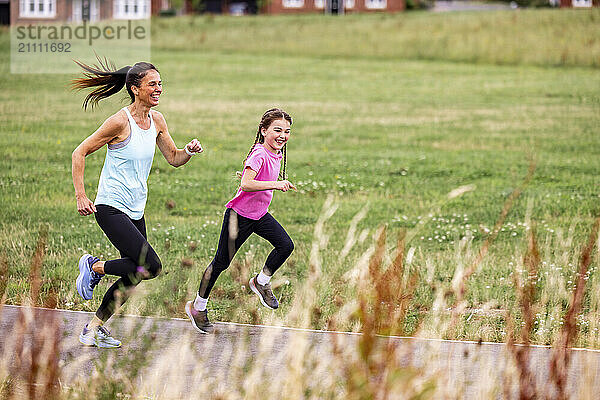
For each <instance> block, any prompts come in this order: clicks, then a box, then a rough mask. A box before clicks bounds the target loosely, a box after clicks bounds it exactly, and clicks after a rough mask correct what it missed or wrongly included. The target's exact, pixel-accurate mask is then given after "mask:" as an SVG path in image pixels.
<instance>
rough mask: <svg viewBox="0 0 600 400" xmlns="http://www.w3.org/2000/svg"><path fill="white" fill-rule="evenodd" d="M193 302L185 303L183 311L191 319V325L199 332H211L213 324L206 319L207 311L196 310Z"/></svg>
mask: <svg viewBox="0 0 600 400" xmlns="http://www.w3.org/2000/svg"><path fill="white" fill-rule="evenodd" d="M193 303H194V302H193V301H188V302H187V303H185V313H186V314H187V316H188V317H189V318H190V321H192V326H193V327H194V328H196V330H197V331H198V332H200V333H213V331H214V326H213V324H211V323H210V321H209V320H208V311H207V310H204V311H198V310H196V309H195V308H194V305H193Z"/></svg>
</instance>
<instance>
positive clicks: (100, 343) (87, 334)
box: [79, 324, 121, 349]
mask: <svg viewBox="0 0 600 400" xmlns="http://www.w3.org/2000/svg"><path fill="white" fill-rule="evenodd" d="M79 342H80V343H82V344H84V345H86V346H96V347H99V348H102V349H114V348H117V347H121V342H120V341H119V340H117V339H115V338H113V337H112V336H110V332H109V331H108V329H106V328H105V327H103V326H99V327H98V329H97V330H96V332H94V331H92V330H91V329H88V327H87V324H86V326H84V327H83V331H81V334H80V335H79Z"/></svg>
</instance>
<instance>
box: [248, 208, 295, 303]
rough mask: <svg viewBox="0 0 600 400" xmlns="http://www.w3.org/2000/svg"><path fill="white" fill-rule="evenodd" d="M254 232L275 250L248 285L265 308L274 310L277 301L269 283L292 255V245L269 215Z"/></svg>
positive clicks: (266, 215) (257, 224)
mask: <svg viewBox="0 0 600 400" xmlns="http://www.w3.org/2000/svg"><path fill="white" fill-rule="evenodd" d="M254 232H256V234H257V235H259V236H260V237H262V238H264V239H267V240H268V241H269V242H270V243H271V244H272V245H273V246H274V247H275V248H274V249H273V250H272V251H271V253H270V254H269V256H268V257H267V261H266V262H265V265H264V267H263V269H262V271H261V272H260V273H259V274H258V275H256V276H254V277H252V278H251V279H250V282H248V285H249V286H250V289H251V290H252V291H253V292H254V293H256V295H257V296H258V298H259V299H260V302H261V303H262V304H263V305H264V306H265V307H268V308H270V309H272V310H274V309H276V308H278V307H279V301H277V298H276V297H275V295H274V294H273V291H272V290H271V285H270V284H269V281H270V280H271V276H273V273H275V271H277V270H278V269H279V267H281V265H282V264H283V263H284V262H285V260H287V258H288V257H289V256H290V254H292V251H293V250H294V243H293V242H292V239H290V236H289V235H288V234H287V232H286V231H285V229H283V227H282V226H281V225H280V224H279V222H277V221H276V220H275V218H273V216H272V215H271V214H269V213H267V214H265V216H263V217H262V218H261V219H259V220H258V221H257V223H256V227H255V229H254Z"/></svg>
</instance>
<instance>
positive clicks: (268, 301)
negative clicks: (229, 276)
mask: <svg viewBox="0 0 600 400" xmlns="http://www.w3.org/2000/svg"><path fill="white" fill-rule="evenodd" d="M257 276H258V275H256V276H254V277H253V278H251V279H250V282H248V284H249V285H250V289H252V291H253V292H254V293H256V295H257V296H258V298H259V299H260V302H261V303H262V304H263V306H265V307H268V308H270V309H271V310H275V309H276V308H278V307H279V302H278V301H277V298H276V297H275V295H274V294H273V291H272V290H271V284H270V283H267V284H266V285H260V284H259V283H258V282H257V281H256V277H257Z"/></svg>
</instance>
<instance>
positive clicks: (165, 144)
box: [153, 111, 202, 167]
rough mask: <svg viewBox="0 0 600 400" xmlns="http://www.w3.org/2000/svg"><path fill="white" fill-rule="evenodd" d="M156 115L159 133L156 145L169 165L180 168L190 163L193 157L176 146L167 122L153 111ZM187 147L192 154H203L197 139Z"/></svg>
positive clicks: (155, 119)
mask: <svg viewBox="0 0 600 400" xmlns="http://www.w3.org/2000/svg"><path fill="white" fill-rule="evenodd" d="M153 113H154V114H153V115H154V123H155V124H156V130H157V132H158V136H157V137H156V144H157V145H158V148H159V149H160V152H161V153H162V154H163V156H164V157H165V160H167V162H168V163H169V164H171V165H172V166H174V167H180V166H182V165H183V164H185V163H187V162H188V161H190V158H192V156H190V155H188V153H187V152H186V151H185V148H184V149H178V148H177V146H175V142H174V141H173V138H171V135H170V134H169V129H168V128H167V121H165V118H164V117H163V116H162V114H161V113H159V112H158V111H153ZM185 147H186V148H187V149H188V150H189V152H190V153H196V154H199V153H202V146H201V145H200V142H198V140H197V139H193V140H192V141H191V142H189V143H188V144H186V145H185Z"/></svg>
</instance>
